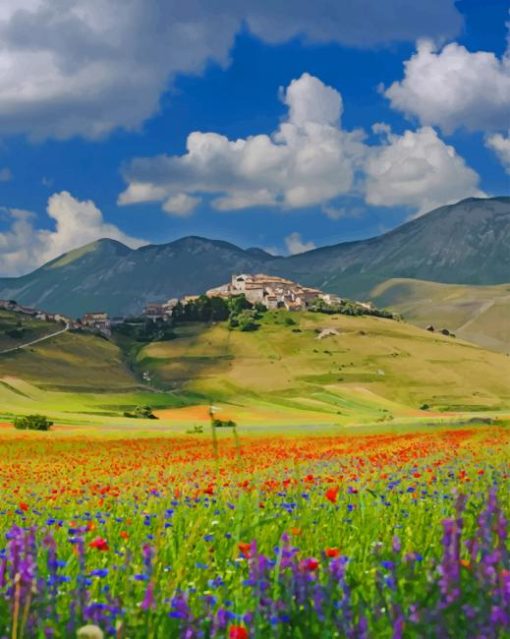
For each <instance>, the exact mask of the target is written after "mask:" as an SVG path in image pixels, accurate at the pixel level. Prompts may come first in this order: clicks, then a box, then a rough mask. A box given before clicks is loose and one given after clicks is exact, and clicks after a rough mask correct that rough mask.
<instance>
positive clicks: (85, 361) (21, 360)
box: [0, 332, 138, 393]
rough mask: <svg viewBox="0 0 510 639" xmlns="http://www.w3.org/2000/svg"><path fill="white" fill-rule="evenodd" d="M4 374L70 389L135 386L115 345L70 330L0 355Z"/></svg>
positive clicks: (127, 388) (126, 388)
mask: <svg viewBox="0 0 510 639" xmlns="http://www.w3.org/2000/svg"><path fill="white" fill-rule="evenodd" d="M4 376H11V377H14V376H16V377H19V378H21V379H23V380H25V381H27V382H31V383H33V384H35V385H37V386H39V387H40V388H43V389H48V390H52V389H59V390H67V391H70V392H82V391H83V392H96V391H97V392H99V393H100V392H103V391H104V390H109V391H132V390H134V389H135V388H136V386H137V385H138V383H137V381H136V379H134V377H133V376H132V375H131V373H130V371H129V370H128V368H127V366H126V365H125V363H124V360H123V356H122V352H121V351H120V349H119V348H118V347H117V346H115V344H112V343H111V342H109V341H108V340H105V339H102V338H100V337H97V336H94V335H81V334H77V333H70V332H68V333H64V334H62V335H58V336H56V337H54V338H51V339H49V340H46V341H44V342H41V343H40V344H34V345H33V346H30V347H28V348H26V349H23V350H19V351H15V352H13V353H8V354H5V355H0V377H4Z"/></svg>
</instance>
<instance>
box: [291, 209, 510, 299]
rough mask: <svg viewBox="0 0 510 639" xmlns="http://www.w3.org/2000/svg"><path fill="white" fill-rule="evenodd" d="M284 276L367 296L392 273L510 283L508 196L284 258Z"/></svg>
mask: <svg viewBox="0 0 510 639" xmlns="http://www.w3.org/2000/svg"><path fill="white" fill-rule="evenodd" d="M279 271H280V272H281V273H282V275H285V274H287V275H289V276H292V277H295V278H298V279H300V280H302V281H304V283H308V284H312V285H315V286H319V287H322V288H324V289H328V290H331V291H336V292H339V293H340V294H344V295H353V296H361V297H366V296H367V295H368V294H369V292H370V291H371V290H372V288H373V287H374V286H375V285H377V284H379V283H381V282H383V281H385V280H387V279H390V278H393V277H405V278H415V279H423V280H430V281H435V282H447V283H455V284H503V283H505V282H509V281H510V198H509V197H499V198H492V199H475V198H470V199H467V200H463V201H461V202H459V203H458V204H454V205H451V206H443V207H441V208H438V209H436V210H434V211H432V212H430V213H428V214H426V215H423V216H422V217H419V218H417V219H414V220H412V221H410V222H407V223H406V224H403V225H402V226H400V227H398V228H396V229H395V230H393V231H390V232H389V233H385V234H384V235H381V236H379V237H375V238H373V239H369V240H364V241H361V242H350V243H346V244H337V245H336V246H329V247H325V248H319V249H315V250H314V251H309V252H308V253H303V254H301V255H296V256H293V257H289V258H287V259H286V260H285V261H284V262H282V263H281V264H280V265H279Z"/></svg>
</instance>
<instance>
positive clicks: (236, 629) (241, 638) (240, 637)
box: [228, 626, 248, 639]
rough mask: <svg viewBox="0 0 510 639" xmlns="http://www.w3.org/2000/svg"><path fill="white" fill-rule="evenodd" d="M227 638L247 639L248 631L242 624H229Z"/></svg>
mask: <svg viewBox="0 0 510 639" xmlns="http://www.w3.org/2000/svg"><path fill="white" fill-rule="evenodd" d="M228 639H248V631H247V630H246V628H245V627H244V626H230V630H229V631H228Z"/></svg>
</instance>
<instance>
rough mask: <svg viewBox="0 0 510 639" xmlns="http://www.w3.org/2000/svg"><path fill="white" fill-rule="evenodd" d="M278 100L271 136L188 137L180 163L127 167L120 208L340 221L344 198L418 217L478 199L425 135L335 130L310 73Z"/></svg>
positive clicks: (329, 97) (449, 150)
mask: <svg viewBox="0 0 510 639" xmlns="http://www.w3.org/2000/svg"><path fill="white" fill-rule="evenodd" d="M282 100H283V102H284V103H285V104H286V105H287V107H288V115H287V118H286V119H285V120H284V121H283V122H282V123H281V124H280V126H279V128H278V129H277V130H276V131H275V132H274V133H272V134H271V135H265V134H258V135H253V136H249V137H247V138H241V139H237V140H229V139H228V138H227V137H225V136H223V135H220V134H217V133H214V132H200V131H195V132H193V133H190V135H189V136H188V139H187V143H186V152H185V153H184V154H183V155H174V156H169V155H159V156H156V157H146V158H137V159H134V160H133V161H131V162H130V163H129V164H128V165H127V167H125V169H124V178H125V180H126V182H127V187H126V189H125V190H124V192H123V193H121V194H120V196H119V199H118V202H119V204H136V203H139V202H151V201H160V202H161V203H162V207H163V209H164V210H165V211H167V212H169V213H174V214H177V215H182V214H190V213H191V212H192V210H193V208H194V207H195V206H196V205H197V204H198V201H199V200H200V199H201V198H203V197H204V196H208V197H209V198H211V205H212V207H213V208H215V209H216V210H219V211H235V210H242V209H248V208H253V207H258V208H260V207H272V208H279V209H283V210H291V209H299V208H303V207H308V206H321V209H322V211H323V212H324V213H325V214H326V215H328V216H329V217H330V218H332V219H340V218H341V217H347V216H348V215H352V214H353V213H352V211H351V212H349V211H347V210H346V209H345V207H344V206H338V205H335V202H336V201H337V198H339V197H341V196H345V195H349V196H358V197H359V196H360V195H361V196H363V195H364V196H365V199H366V202H367V203H368V204H374V205H378V206H406V207H410V208H413V209H414V210H415V211H418V212H423V211H426V210H430V209H431V208H433V207H434V206H439V205H442V204H446V203H449V202H452V201H454V200H460V199H462V198H465V197H469V196H473V195H481V194H482V192H481V191H480V189H479V188H478V181H479V176H478V174H477V173H476V172H475V171H473V169H471V168H470V167H468V166H467V165H466V163H465V162H464V160H463V158H462V157H461V156H459V155H458V154H457V152H456V151H455V149H454V148H453V147H452V146H449V145H447V144H445V142H443V140H441V138H440V137H439V136H438V134H437V132H436V131H435V130H434V129H433V128H431V127H422V128H421V129H419V130H417V131H406V132H405V133H404V134H403V135H401V136H398V135H394V134H393V133H392V132H391V129H390V127H389V126H388V125H387V124H384V123H376V124H374V126H373V131H374V133H376V134H377V135H379V136H380V141H379V144H376V145H375V146H369V145H367V144H366V141H365V133H364V132H363V131H360V130H356V131H346V130H344V129H343V128H342V125H341V117H342V111H343V105H342V97H341V95H340V93H339V92H338V91H337V90H336V89H334V88H332V87H330V86H327V85H325V84H324V83H323V82H321V80H319V79H318V78H316V77H314V76H312V75H310V74H308V73H304V74H303V75H302V76H301V77H300V78H298V79H295V80H293V81H292V82H291V83H290V84H289V86H288V87H287V89H286V90H285V91H282ZM181 203H182V206H183V207H184V208H183V210H181V207H180V206H178V205H177V204H181ZM184 203H186V205H185V206H184ZM358 208H359V207H358ZM356 214H358V210H357V209H356Z"/></svg>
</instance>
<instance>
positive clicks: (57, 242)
mask: <svg viewBox="0 0 510 639" xmlns="http://www.w3.org/2000/svg"><path fill="white" fill-rule="evenodd" d="M47 213H48V216H49V218H50V220H51V221H52V223H53V227H54V228H53V230H48V229H43V228H37V227H36V226H35V223H36V220H37V217H36V215H35V214H34V213H31V212H29V211H24V210H20V209H3V215H4V216H7V220H8V223H9V227H8V229H7V230H6V231H4V232H0V275H4V276H5V275H20V274H22V273H26V272H28V271H30V270H32V269H34V268H37V267H38V266H41V265H42V264H44V263H46V262H48V261H49V260H52V259H53V258H55V257H58V256H59V255H62V254H63V253H66V252H67V251H70V250H71V249H74V248H77V247H79V246H83V245H84V244H88V243H89V242H94V241H95V240H98V239H102V238H105V237H106V238H110V239H113V240H118V241H119V242H123V243H124V244H127V245H128V246H131V247H138V246H142V245H143V244H144V242H143V241H141V240H139V239H136V238H133V237H130V236H129V235H126V234H125V233H123V232H122V231H121V230H120V229H119V228H118V227H116V226H115V225H113V224H108V223H107V222H105V221H104V219H103V214H102V213H101V211H100V210H99V209H98V208H97V206H96V205H95V204H94V202H92V201H91V200H77V199H76V198H74V197H73V196H72V195H71V194H70V193H68V192H67V191H62V192H61V193H55V194H53V195H52V196H51V197H50V198H49V200H48V206H47Z"/></svg>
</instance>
